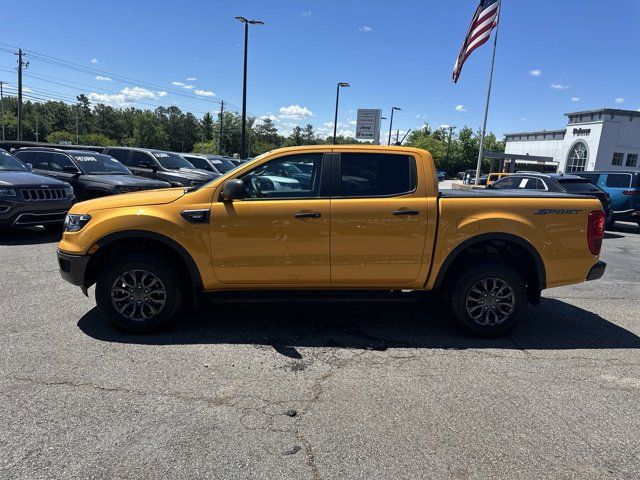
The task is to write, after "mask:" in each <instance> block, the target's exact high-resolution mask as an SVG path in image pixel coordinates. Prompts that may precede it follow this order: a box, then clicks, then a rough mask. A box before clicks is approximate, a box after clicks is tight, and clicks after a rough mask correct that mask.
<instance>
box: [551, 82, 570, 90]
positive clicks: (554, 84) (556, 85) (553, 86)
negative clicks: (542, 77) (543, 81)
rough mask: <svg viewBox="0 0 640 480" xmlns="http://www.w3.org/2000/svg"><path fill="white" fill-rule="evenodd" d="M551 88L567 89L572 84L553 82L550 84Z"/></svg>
mask: <svg viewBox="0 0 640 480" xmlns="http://www.w3.org/2000/svg"><path fill="white" fill-rule="evenodd" d="M549 86H550V87H551V88H553V89H554V90H566V89H568V88H569V87H570V86H571V85H563V84H561V83H552V84H551V85H549Z"/></svg>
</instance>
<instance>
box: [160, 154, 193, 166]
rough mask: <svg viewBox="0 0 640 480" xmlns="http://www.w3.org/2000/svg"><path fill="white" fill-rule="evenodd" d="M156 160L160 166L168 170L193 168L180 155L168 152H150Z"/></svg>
mask: <svg viewBox="0 0 640 480" xmlns="http://www.w3.org/2000/svg"><path fill="white" fill-rule="evenodd" d="M151 154H152V155H153V156H154V157H156V158H157V159H158V161H159V162H160V165H162V166H163V167H164V168H167V169H169V170H178V169H179V168H189V169H193V168H195V167H194V166H193V165H192V164H191V163H189V162H187V161H186V160H185V159H184V158H182V157H181V156H180V155H176V154H175V153H168V152H151Z"/></svg>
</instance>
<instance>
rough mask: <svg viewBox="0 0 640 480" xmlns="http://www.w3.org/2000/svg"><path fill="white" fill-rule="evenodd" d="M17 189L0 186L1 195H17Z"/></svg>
mask: <svg viewBox="0 0 640 480" xmlns="http://www.w3.org/2000/svg"><path fill="white" fill-rule="evenodd" d="M15 196H16V191H15V190H14V189H13V188H7V187H2V188H0V197H15Z"/></svg>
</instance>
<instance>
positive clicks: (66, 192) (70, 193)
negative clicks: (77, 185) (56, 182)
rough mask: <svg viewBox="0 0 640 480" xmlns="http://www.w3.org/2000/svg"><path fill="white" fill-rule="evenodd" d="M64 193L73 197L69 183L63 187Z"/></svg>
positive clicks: (68, 196)
mask: <svg viewBox="0 0 640 480" xmlns="http://www.w3.org/2000/svg"><path fill="white" fill-rule="evenodd" d="M64 193H65V195H66V196H67V198H71V197H73V187H72V186H71V185H69V186H68V187H64Z"/></svg>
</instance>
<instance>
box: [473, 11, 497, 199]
mask: <svg viewBox="0 0 640 480" xmlns="http://www.w3.org/2000/svg"><path fill="white" fill-rule="evenodd" d="M500 10H502V2H500V6H499V7H498V15H497V17H496V18H497V19H498V21H497V22H496V34H495V35H494V37H493V53H492V55H491V71H490V73H489V89H488V90H487V104H486V105H485V107H484V120H483V122H482V135H481V136H480V151H479V152H478V165H477V166H476V180H475V183H474V185H475V186H476V187H477V186H478V182H479V181H480V169H481V168H482V158H483V157H484V135H485V133H486V130H487V116H488V115H489V102H490V100H491V85H492V84H493V65H494V64H495V62H496V47H497V46H498V29H499V28H500Z"/></svg>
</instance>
